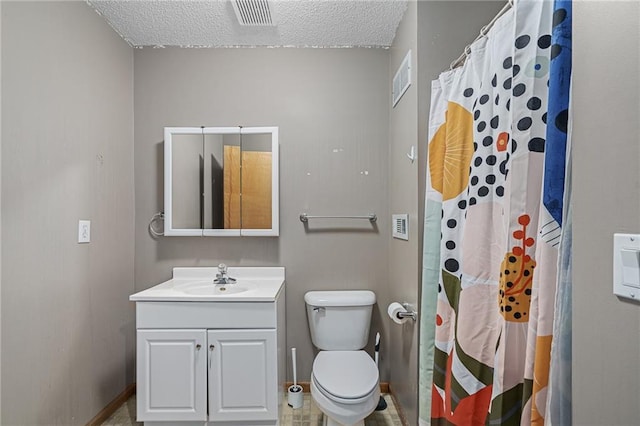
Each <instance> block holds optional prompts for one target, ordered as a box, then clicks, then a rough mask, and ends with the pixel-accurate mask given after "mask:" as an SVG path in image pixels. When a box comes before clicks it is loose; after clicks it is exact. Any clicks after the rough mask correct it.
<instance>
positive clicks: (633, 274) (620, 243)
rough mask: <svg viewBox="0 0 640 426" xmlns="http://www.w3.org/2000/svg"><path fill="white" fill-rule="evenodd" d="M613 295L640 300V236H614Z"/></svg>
mask: <svg viewBox="0 0 640 426" xmlns="http://www.w3.org/2000/svg"><path fill="white" fill-rule="evenodd" d="M613 293H614V294H616V295H618V296H620V297H626V298H628V299H633V300H640V234H614V236H613Z"/></svg>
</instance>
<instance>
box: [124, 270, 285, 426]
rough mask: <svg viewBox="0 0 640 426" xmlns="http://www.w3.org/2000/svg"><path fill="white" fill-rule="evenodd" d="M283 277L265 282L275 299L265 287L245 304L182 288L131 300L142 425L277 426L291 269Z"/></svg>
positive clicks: (242, 299)
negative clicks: (287, 281)
mask: <svg viewBox="0 0 640 426" xmlns="http://www.w3.org/2000/svg"><path fill="white" fill-rule="evenodd" d="M256 269H258V268H256ZM264 269H267V268H264ZM273 269H275V268H273ZM278 269H281V270H282V280H281V281H280V284H277V283H275V281H276V280H274V279H272V278H271V279H270V280H266V281H265V282H267V284H266V285H271V286H272V287H274V290H273V295H272V296H270V297H269V296H264V295H263V293H264V292H265V291H266V290H265V288H264V287H261V288H260V291H262V292H263V293H260V292H259V291H255V292H253V293H251V291H249V290H248V291H246V292H245V293H246V294H245V295H244V296H239V295H236V296H234V295H233V294H229V295H228V296H224V297H223V296H210V297H207V296H193V295H189V294H190V293H189V292H185V291H184V288H185V287H184V285H183V284H181V283H180V281H179V280H174V281H176V282H175V283H169V282H167V283H163V284H161V285H159V286H156V288H152V289H149V290H145V292H140V293H137V294H135V295H133V296H131V300H134V301H135V302H136V332H137V333H136V337H137V356H136V362H137V394H138V396H137V420H138V421H139V422H144V423H145V426H176V425H180V426H189V425H193V426H196V425H198V426H203V425H205V426H217V425H220V426H247V425H248V424H251V425H252V426H253V425H255V426H276V425H278V421H279V414H280V406H281V404H282V401H283V396H284V386H285V361H286V348H285V290H284V268H278ZM231 272H233V271H230V273H231ZM174 276H175V271H174ZM196 282H199V281H196ZM238 282H239V283H240V284H239V285H243V284H242V280H241V279H238ZM256 283H257V284H256V287H260V283H259V282H258V281H256ZM269 283H270V284H269ZM200 285H201V284H200ZM232 285H234V284H231V285H230V286H232ZM247 285H248V284H247ZM187 288H188V286H187ZM196 288H197V289H200V288H201V287H196ZM229 289H230V290H231V289H232V287H229ZM230 290H227V291H230ZM180 291H181V292H183V293H185V294H187V295H188V296H184V297H182V296H181V295H180V293H179V292H180ZM216 294H217V293H216Z"/></svg>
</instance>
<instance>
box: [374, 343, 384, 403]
mask: <svg viewBox="0 0 640 426" xmlns="http://www.w3.org/2000/svg"><path fill="white" fill-rule="evenodd" d="M379 354H380V333H376V346H375V359H376V368H378V371H380V367H378V357H379ZM385 408H387V401H385V400H384V397H383V396H382V395H380V400H379V401H378V406H377V407H376V411H382V410H384V409H385Z"/></svg>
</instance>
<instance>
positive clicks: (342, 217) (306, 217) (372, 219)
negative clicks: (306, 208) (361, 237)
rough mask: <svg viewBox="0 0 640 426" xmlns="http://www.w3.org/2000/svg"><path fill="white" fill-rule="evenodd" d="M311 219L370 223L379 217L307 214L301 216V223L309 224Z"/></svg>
mask: <svg viewBox="0 0 640 426" xmlns="http://www.w3.org/2000/svg"><path fill="white" fill-rule="evenodd" d="M309 219H368V220H369V221H370V222H375V221H376V220H378V216H376V214H375V213H371V214H369V215H367V216H309V215H308V214H306V213H302V214H301V215H300V222H304V223H306V222H309Z"/></svg>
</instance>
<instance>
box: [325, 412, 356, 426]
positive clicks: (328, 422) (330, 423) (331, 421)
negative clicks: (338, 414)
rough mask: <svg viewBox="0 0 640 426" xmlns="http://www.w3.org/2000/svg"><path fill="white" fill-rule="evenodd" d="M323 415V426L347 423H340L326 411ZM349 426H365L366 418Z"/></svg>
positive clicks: (339, 425) (341, 425) (340, 425)
mask: <svg viewBox="0 0 640 426" xmlns="http://www.w3.org/2000/svg"><path fill="white" fill-rule="evenodd" d="M322 417H323V418H324V421H323V422H322V426H346V425H343V424H342V423H338V422H337V421H335V420H333V419H332V418H330V417H329V416H327V415H326V414H324V413H323V414H322ZM349 426H364V420H360V421H359V422H358V423H355V424H353V425H349Z"/></svg>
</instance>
